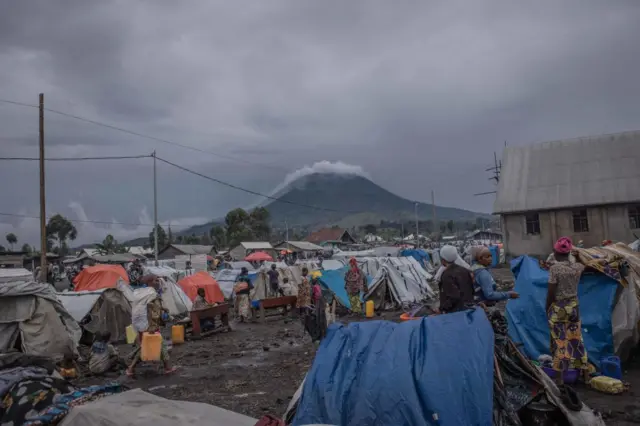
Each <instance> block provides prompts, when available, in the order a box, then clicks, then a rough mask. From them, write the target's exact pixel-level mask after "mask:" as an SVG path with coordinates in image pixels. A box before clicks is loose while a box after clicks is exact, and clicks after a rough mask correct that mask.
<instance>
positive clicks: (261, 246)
mask: <svg viewBox="0 0 640 426" xmlns="http://www.w3.org/2000/svg"><path fill="white" fill-rule="evenodd" d="M240 244H241V245H242V247H244V248H245V249H247V250H272V249H273V246H272V245H271V243H269V242H266V241H253V242H247V241H243V242H241V243H240Z"/></svg>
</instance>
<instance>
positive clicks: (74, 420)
mask: <svg viewBox="0 0 640 426" xmlns="http://www.w3.org/2000/svg"><path fill="white" fill-rule="evenodd" d="M256 422H257V420H256V419H252V418H251V417H247V416H245V415H243V414H238V413H234V412H233V411H229V410H225V409H224V408H220V407H216V406H214V405H209V404H204V403H201V402H187V401H176V400H172V399H165V398H162V397H159V396H156V395H153V394H150V393H147V392H145V391H143V390H142V389H133V390H130V391H127V392H122V393H119V394H115V395H111V396H107V397H104V398H101V399H97V400H95V401H93V402H90V403H87V404H84V405H77V406H74V407H73V408H71V410H70V411H69V413H68V414H67V416H66V417H65V418H64V420H63V421H62V422H61V423H60V426H86V425H101V426H173V425H205V424H206V425H210V426H254V425H255V424H256Z"/></svg>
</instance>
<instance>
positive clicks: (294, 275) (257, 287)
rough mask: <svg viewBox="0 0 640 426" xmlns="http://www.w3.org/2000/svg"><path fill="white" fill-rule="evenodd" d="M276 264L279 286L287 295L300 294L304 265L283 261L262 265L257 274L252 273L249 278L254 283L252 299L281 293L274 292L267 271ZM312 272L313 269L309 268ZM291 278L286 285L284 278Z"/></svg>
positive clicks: (261, 298) (260, 298)
mask: <svg viewBox="0 0 640 426" xmlns="http://www.w3.org/2000/svg"><path fill="white" fill-rule="evenodd" d="M272 264H274V265H276V271H278V286H279V287H280V288H281V289H282V290H283V293H284V294H285V295H286V296H297V295H298V284H299V283H300V282H302V268H303V267H304V266H303V265H293V266H289V265H287V264H286V263H283V262H277V263H268V264H266V265H264V266H262V267H261V268H260V269H259V270H258V271H256V272H255V274H251V275H250V276H249V278H250V279H251V282H252V284H253V290H252V292H251V300H264V299H266V298H268V297H277V296H279V295H280V294H273V292H272V291H271V288H270V287H269V276H268V275H267V272H268V271H269V269H271V265H272ZM309 272H311V270H309ZM285 277H286V278H288V279H289V285H284V278H285Z"/></svg>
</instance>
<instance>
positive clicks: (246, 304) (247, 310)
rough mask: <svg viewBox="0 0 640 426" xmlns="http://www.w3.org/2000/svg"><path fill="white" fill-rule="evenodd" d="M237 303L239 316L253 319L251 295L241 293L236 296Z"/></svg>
mask: <svg viewBox="0 0 640 426" xmlns="http://www.w3.org/2000/svg"><path fill="white" fill-rule="evenodd" d="M236 303H237V310H238V316H240V317H242V318H244V319H249V317H251V302H250V301H249V295H248V294H244V293H240V294H237V295H236Z"/></svg>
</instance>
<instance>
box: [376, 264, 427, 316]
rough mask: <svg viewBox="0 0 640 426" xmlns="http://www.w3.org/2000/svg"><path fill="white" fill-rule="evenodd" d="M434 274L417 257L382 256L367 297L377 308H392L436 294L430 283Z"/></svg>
mask: <svg viewBox="0 0 640 426" xmlns="http://www.w3.org/2000/svg"><path fill="white" fill-rule="evenodd" d="M431 278H432V277H431V275H430V274H429V273H427V271H425V270H424V269H423V268H422V266H420V265H419V264H418V262H417V261H416V260H415V259H414V258H413V257H390V258H381V260H380V267H379V268H378V271H377V273H376V275H375V276H374V277H373V278H372V280H371V284H370V285H369V291H368V292H367V294H365V295H364V300H365V301H367V300H372V301H373V302H374V306H375V308H376V309H381V308H382V309H392V308H397V307H400V306H406V305H409V304H413V303H418V302H422V301H425V300H427V299H431V298H434V297H435V292H434V291H433V290H432V289H431V287H430V286H429V282H428V281H429V280H430V279H431Z"/></svg>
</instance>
